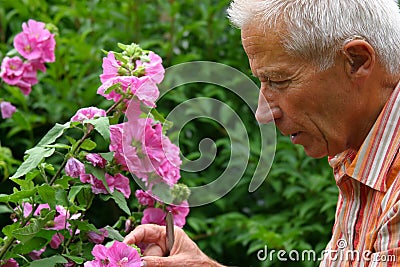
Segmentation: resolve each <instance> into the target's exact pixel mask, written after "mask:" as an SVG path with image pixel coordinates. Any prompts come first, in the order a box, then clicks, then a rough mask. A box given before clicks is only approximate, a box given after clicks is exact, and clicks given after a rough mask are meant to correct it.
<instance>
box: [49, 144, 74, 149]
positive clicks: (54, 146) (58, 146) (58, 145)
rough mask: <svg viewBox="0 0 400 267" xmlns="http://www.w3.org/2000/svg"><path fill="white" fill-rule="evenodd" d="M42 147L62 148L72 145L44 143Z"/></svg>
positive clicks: (68, 147)
mask: <svg viewBox="0 0 400 267" xmlns="http://www.w3.org/2000/svg"><path fill="white" fill-rule="evenodd" d="M42 147H47V148H61V149H70V147H71V146H69V145H66V144H54V145H43V146H42Z"/></svg>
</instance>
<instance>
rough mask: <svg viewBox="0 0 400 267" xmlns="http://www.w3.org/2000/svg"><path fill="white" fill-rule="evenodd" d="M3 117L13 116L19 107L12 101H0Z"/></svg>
mask: <svg viewBox="0 0 400 267" xmlns="http://www.w3.org/2000/svg"><path fill="white" fill-rule="evenodd" d="M0 109H1V117H2V118H3V119H6V118H11V117H12V115H13V114H14V113H15V111H16V110H17V108H16V107H15V106H14V105H12V104H11V103H10V102H6V101H3V102H1V103H0Z"/></svg>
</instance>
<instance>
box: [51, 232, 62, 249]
mask: <svg viewBox="0 0 400 267" xmlns="http://www.w3.org/2000/svg"><path fill="white" fill-rule="evenodd" d="M62 242H64V236H63V235H62V234H61V233H55V234H54V235H53V237H52V238H51V241H50V243H49V245H50V247H51V248H53V249H57V248H58V247H59V246H60V245H61V243H62Z"/></svg>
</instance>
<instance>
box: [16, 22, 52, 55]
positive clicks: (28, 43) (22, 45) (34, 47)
mask: <svg viewBox="0 0 400 267" xmlns="http://www.w3.org/2000/svg"><path fill="white" fill-rule="evenodd" d="M22 29H23V31H22V32H21V33H19V34H17V35H16V36H15V38H14V47H15V49H16V50H17V51H18V52H19V53H20V54H21V55H22V56H23V57H24V58H26V59H27V60H39V61H41V62H54V61H55V55H54V50H55V46H56V41H55V39H54V35H53V34H51V33H50V32H49V30H47V29H46V24H44V23H43V22H37V21H35V20H31V19H30V20H29V21H28V24H26V23H23V24H22Z"/></svg>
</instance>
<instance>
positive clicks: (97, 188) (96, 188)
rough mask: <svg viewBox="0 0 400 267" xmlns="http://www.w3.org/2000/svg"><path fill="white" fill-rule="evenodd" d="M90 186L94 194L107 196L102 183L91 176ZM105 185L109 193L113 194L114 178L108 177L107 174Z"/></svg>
mask: <svg viewBox="0 0 400 267" xmlns="http://www.w3.org/2000/svg"><path fill="white" fill-rule="evenodd" d="M91 178H92V179H91V180H90V182H89V183H90V184H92V192H93V193H94V194H109V193H108V191H107V188H106V187H105V186H104V183H103V182H102V181H101V180H99V179H97V178H96V177H95V176H93V175H92V176H91ZM105 178H106V183H107V185H108V188H109V189H110V192H111V193H112V192H114V177H113V176H111V175H109V174H108V173H106V174H105Z"/></svg>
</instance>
